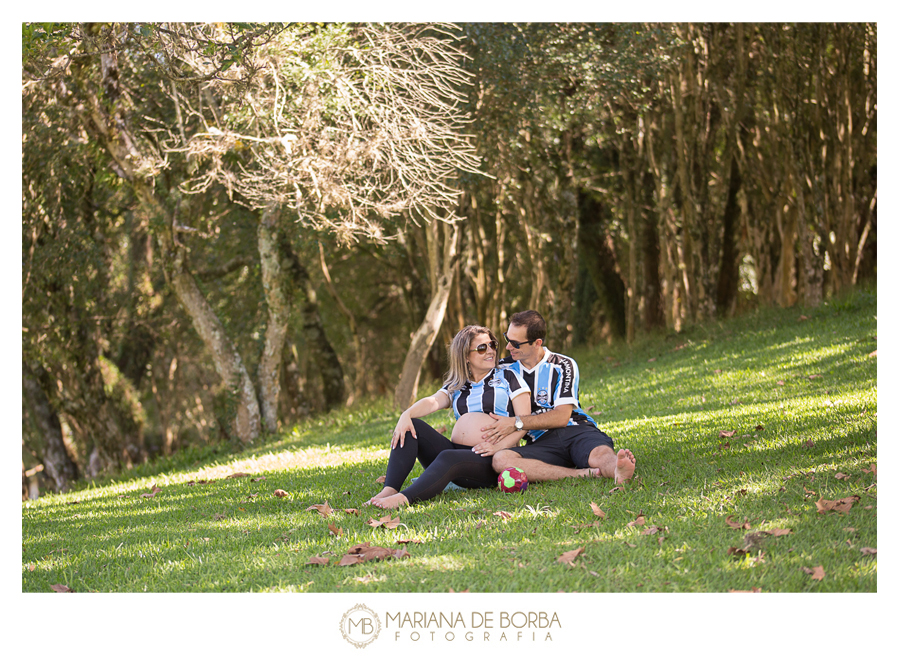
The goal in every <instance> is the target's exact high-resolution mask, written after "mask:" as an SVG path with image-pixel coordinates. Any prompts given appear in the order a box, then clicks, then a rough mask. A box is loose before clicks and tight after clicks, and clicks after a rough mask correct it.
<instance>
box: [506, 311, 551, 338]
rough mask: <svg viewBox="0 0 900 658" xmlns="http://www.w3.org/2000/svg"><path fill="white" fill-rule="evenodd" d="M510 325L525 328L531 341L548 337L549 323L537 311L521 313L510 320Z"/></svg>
mask: <svg viewBox="0 0 900 658" xmlns="http://www.w3.org/2000/svg"><path fill="white" fill-rule="evenodd" d="M509 323H510V324H514V325H516V326H517V327H525V329H526V331H527V332H528V333H527V336H526V337H527V339H528V340H529V341H532V340H537V339H539V338H540V339H541V340H544V337H545V336H546V335H547V323H546V322H545V321H544V318H542V317H541V314H540V313H538V312H537V311H519V312H518V313H515V314H513V316H512V317H511V318H510V319H509Z"/></svg>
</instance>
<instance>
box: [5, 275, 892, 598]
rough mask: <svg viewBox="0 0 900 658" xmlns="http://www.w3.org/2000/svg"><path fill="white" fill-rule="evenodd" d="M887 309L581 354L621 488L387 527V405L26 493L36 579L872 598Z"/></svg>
mask: <svg viewBox="0 0 900 658" xmlns="http://www.w3.org/2000/svg"><path fill="white" fill-rule="evenodd" d="M876 313H877V308H876V297H875V295H874V294H872V293H866V292H858V293H855V294H853V295H852V296H850V297H847V298H845V299H842V300H839V301H833V302H830V303H828V304H826V305H824V306H822V307H820V308H817V309H786V310H766V311H760V312H758V313H755V314H753V315H750V316H745V317H741V318H736V319H733V320H729V321H727V322H722V323H712V324H709V325H704V326H697V327H693V328H690V329H689V330H688V331H686V332H684V333H682V334H680V335H668V336H664V335H657V336H650V337H644V338H642V339H640V341H638V342H637V343H636V344H635V345H633V346H631V347H627V346H624V345H613V346H601V347H598V348H595V349H592V350H589V351H587V350H585V351H573V352H571V353H570V354H571V356H573V357H575V358H576V359H577V360H578V362H579V364H580V367H581V379H582V391H581V403H582V406H583V407H584V408H585V409H587V410H588V411H589V413H590V414H591V415H592V416H593V417H594V418H595V419H596V420H597V422H598V424H599V425H600V427H601V428H602V429H603V430H604V431H606V432H607V433H608V434H609V435H610V436H611V437H613V439H614V441H615V443H616V446H617V447H627V448H630V449H631V450H632V451H633V452H634V454H635V456H636V457H637V472H636V475H637V477H636V479H635V480H634V481H633V482H631V483H629V484H627V485H625V486H622V487H616V486H615V485H614V484H613V483H612V482H611V481H609V480H603V479H594V480H581V479H580V480H574V479H573V480H566V481H560V482H552V483H543V484H534V485H532V486H530V487H529V489H528V490H527V491H526V492H525V493H524V494H503V493H501V492H499V491H498V490H480V491H466V492H450V493H446V494H444V495H442V496H439V497H438V498H435V499H433V500H431V501H427V502H426V503H423V504H419V505H415V506H411V507H407V508H404V509H401V510H399V511H397V512H394V513H393V514H391V515H388V517H389V518H384V517H385V513H383V512H382V511H381V510H377V509H374V508H371V507H362V503H363V502H364V501H365V500H367V499H368V498H369V497H370V496H371V495H372V494H373V493H375V492H376V491H377V490H378V489H379V488H380V485H378V484H377V483H376V482H375V480H376V478H378V477H379V476H380V475H383V474H384V469H385V465H386V463H387V446H388V440H389V433H390V430H391V429H392V428H393V426H394V424H395V422H396V413H395V412H393V411H391V410H390V408H389V406H388V403H387V402H386V401H380V402H376V403H369V404H367V405H366V406H364V407H361V408H356V409H353V410H344V411H341V412H340V413H333V414H331V415H329V416H326V417H322V418H317V419H315V420H311V421H309V422H307V423H305V424H303V425H301V426H299V427H296V428H293V429H292V430H291V431H288V432H286V433H284V434H283V435H281V436H279V437H275V438H273V439H270V440H269V441H267V442H266V443H264V444H261V445H258V446H255V447H252V448H250V449H248V450H244V451H241V452H233V451H230V450H228V449H225V448H210V449H208V450H205V451H204V450H201V451H194V452H191V453H183V454H180V455H178V456H176V457H175V458H173V459H170V460H168V461H160V462H156V463H154V464H149V465H144V466H141V467H140V468H138V469H135V470H134V471H132V472H130V473H129V474H128V475H127V476H123V477H121V478H116V479H110V480H107V481H102V482H94V483H91V484H89V485H85V486H84V487H83V488H81V489H80V490H77V491H74V492H70V493H68V494H65V495H55V496H45V497H43V498H40V499H38V500H33V501H27V502H25V503H23V504H22V590H23V591H26V592H50V591H52V589H53V588H54V587H57V588H59V586H65V587H67V588H69V589H71V590H74V591H76V592H141V591H154V592H200V591H203V592H223V591H225V592H229V591H240V592H246V591H299V592H334V591H340V592H448V591H456V592H460V591H466V590H468V591H471V592H506V591H518V592H557V591H569V592H648V591H654V592H728V591H731V590H740V591H746V590H758V591H762V592H875V591H877V553H876V549H877V485H876V480H877V438H876V430H877V354H876V349H877V343H876V331H877V329H876ZM550 348H551V349H553V345H550ZM430 392H431V390H430V389H429V390H427V391H424V390H423V391H422V393H423V394H424V393H430ZM429 421H430V422H432V424H434V425H435V426H441V425H445V426H447V427H448V428H449V427H450V426H451V425H452V420H451V418H450V417H448V416H446V415H444V414H443V413H439V414H434V415H433V416H431V417H430V418H429ZM417 474H418V471H415V472H414V473H413V474H412V475H413V477H414V476H416V475H417ZM326 502H327V503H328V508H330V509H331V512H330V513H329V510H328V508H326V507H324V504H325V503H326ZM313 506H319V507H318V508H315V507H313ZM595 509H596V510H597V511H595ZM320 510H321V511H320ZM598 512H599V514H598ZM326 514H327V516H326ZM601 515H602V517H601ZM365 543H369V545H370V546H369V550H368V551H366V550H364V549H359V548H357V549H354V548H353V547H354V546H359V545H361V544H365ZM371 547H381V548H383V549H386V550H384V551H374V550H372V548H371ZM351 550H355V551H356V552H355V555H356V556H357V557H350V558H348V557H345V556H346V555H348V553H349V552H350V551H351ZM362 557H365V558H371V559H361V558H362ZM379 558H381V559H379ZM311 561H312V562H322V563H321V564H315V563H311ZM342 561H343V562H344V563H347V562H351V564H346V565H341V562H342ZM325 562H327V563H325Z"/></svg>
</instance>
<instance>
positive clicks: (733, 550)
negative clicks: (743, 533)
mask: <svg viewBox="0 0 900 658" xmlns="http://www.w3.org/2000/svg"><path fill="white" fill-rule="evenodd" d="M727 554H728V555H730V556H731V557H733V558H736V559H737V558H742V557H744V556H745V555H747V551H745V550H743V549H741V548H738V547H737V546H730V547H729V548H728V553H727Z"/></svg>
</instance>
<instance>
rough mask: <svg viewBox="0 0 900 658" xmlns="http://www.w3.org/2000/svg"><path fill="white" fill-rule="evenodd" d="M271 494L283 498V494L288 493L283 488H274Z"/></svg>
mask: <svg viewBox="0 0 900 658" xmlns="http://www.w3.org/2000/svg"><path fill="white" fill-rule="evenodd" d="M272 495H273V496H275V497H276V498H284V497H285V496H287V495H288V493H287V491H285V490H284V489H276V490H275V491H273V492H272Z"/></svg>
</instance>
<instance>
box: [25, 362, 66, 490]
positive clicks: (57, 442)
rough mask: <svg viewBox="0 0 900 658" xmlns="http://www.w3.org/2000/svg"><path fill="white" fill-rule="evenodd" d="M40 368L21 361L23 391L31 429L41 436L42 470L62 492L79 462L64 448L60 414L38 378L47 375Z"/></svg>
mask: <svg viewBox="0 0 900 658" xmlns="http://www.w3.org/2000/svg"><path fill="white" fill-rule="evenodd" d="M35 370H37V372H35ZM42 371H43V369H42V368H41V367H40V366H35V368H34V369H33V368H31V367H29V366H28V364H27V363H25V361H24V360H23V361H22V393H23V397H24V400H25V403H26V405H27V408H28V412H29V414H28V415H29V416H30V417H31V421H32V423H33V427H34V432H35V434H36V435H37V437H38V438H39V440H40V445H41V448H40V450H41V462H42V463H43V465H44V473H45V474H46V475H47V477H49V478H50V480H51V481H52V482H53V485H54V487H55V488H56V491H58V492H64V491H68V490H69V488H70V485H71V483H72V482H74V481H75V480H77V479H78V466H76V464H75V462H74V461H73V460H72V457H71V456H70V455H69V452H68V450H66V445H65V443H64V442H63V436H62V426H61V424H60V422H59V416H58V415H57V413H56V411H54V409H53V407H52V406H51V405H50V400H49V399H48V398H47V394H46V393H45V392H44V389H43V387H42V386H41V384H40V383H39V381H38V379H39V378H40V377H42V376H43V377H45V376H46V375H45V373H43V372H42Z"/></svg>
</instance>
